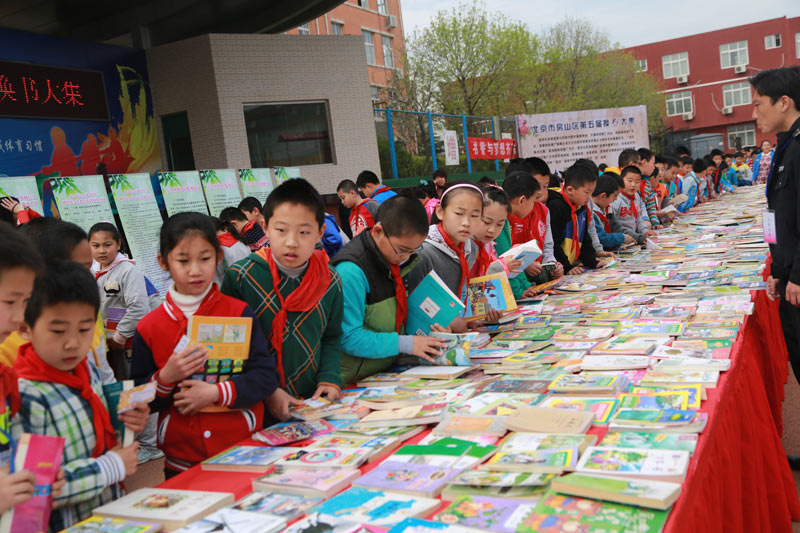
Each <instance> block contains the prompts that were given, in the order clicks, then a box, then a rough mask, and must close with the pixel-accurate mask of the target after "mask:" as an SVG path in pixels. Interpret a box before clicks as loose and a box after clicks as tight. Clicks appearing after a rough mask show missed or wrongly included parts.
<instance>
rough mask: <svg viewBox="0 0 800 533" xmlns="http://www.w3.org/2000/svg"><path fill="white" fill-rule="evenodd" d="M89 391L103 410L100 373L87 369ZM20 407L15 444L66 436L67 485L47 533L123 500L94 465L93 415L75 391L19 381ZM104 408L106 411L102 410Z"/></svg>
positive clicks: (15, 426) (15, 424) (64, 462)
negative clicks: (28, 436)
mask: <svg viewBox="0 0 800 533" xmlns="http://www.w3.org/2000/svg"><path fill="white" fill-rule="evenodd" d="M89 368H90V369H91V374H92V388H94V391H95V393H96V394H97V395H98V396H100V399H101V400H102V401H103V404H104V405H106V401H105V396H104V395H103V384H102V382H101V381H100V374H99V372H98V371H97V370H96V369H95V368H94V367H93V366H91V365H90V367H89ZM19 393H20V397H21V398H22V406H21V407H20V411H19V413H17V415H16V416H15V417H14V419H13V420H12V432H13V435H14V438H15V439H18V438H19V437H20V436H21V435H22V433H34V434H37V435H51V436H57V437H64V438H65V439H66V442H65V444H64V459H63V463H62V468H63V469H64V473H65V474H66V480H67V484H66V486H65V487H64V489H63V490H62V491H61V496H60V497H59V498H57V499H56V506H57V508H56V509H54V510H53V512H52V514H51V515H50V531H61V530H62V529H65V528H67V527H70V526H71V525H73V524H75V523H77V522H79V521H81V520H84V519H86V518H89V517H90V516H91V514H92V509H94V508H95V507H98V506H100V505H103V504H105V503H108V502H110V501H112V500H115V499H117V498H119V497H120V496H121V490H120V488H119V486H117V485H116V484H115V485H113V486H111V487H107V486H106V484H105V479H104V476H103V475H102V474H101V472H100V466H99V465H98V464H97V460H96V459H94V458H92V450H94V445H95V433H94V425H93V423H92V410H91V409H90V408H89V403H88V402H87V401H86V400H84V399H82V398H81V397H80V396H79V395H78V394H76V391H75V390H74V389H71V388H69V387H67V386H66V385H61V384H58V383H50V382H46V381H31V380H27V379H22V378H20V380H19ZM106 407H107V406H106Z"/></svg>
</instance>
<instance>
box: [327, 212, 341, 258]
mask: <svg viewBox="0 0 800 533" xmlns="http://www.w3.org/2000/svg"><path fill="white" fill-rule="evenodd" d="M345 244H346V243H345V242H343V240H342V232H341V230H340V229H339V225H338V224H337V223H336V219H335V218H334V217H333V215H329V214H325V234H324V235H323V236H322V247H323V248H324V249H325V253H326V254H328V257H330V258H333V256H334V255H336V252H338V251H339V250H340V249H341V248H342V246H344V245H345Z"/></svg>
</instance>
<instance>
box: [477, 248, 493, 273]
mask: <svg viewBox="0 0 800 533" xmlns="http://www.w3.org/2000/svg"><path fill="white" fill-rule="evenodd" d="M475 244H477V245H478V257H477V258H476V259H475V263H476V264H477V265H478V275H477V276H475V277H476V278H479V277H481V276H485V275H486V273H487V272H488V271H489V265H491V264H492V263H493V262H494V259H492V256H491V255H489V252H487V251H486V245H487V243H483V242H479V241H475Z"/></svg>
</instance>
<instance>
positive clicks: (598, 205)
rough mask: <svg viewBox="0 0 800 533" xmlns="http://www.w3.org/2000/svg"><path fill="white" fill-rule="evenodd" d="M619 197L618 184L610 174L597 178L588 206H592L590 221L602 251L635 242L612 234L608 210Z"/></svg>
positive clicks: (622, 235)
mask: <svg viewBox="0 0 800 533" xmlns="http://www.w3.org/2000/svg"><path fill="white" fill-rule="evenodd" d="M618 196H619V182H618V181H617V178H616V177H615V175H614V174H613V173H611V172H606V173H603V174H602V175H601V176H600V177H599V178H597V186H596V187H595V188H594V192H593V193H592V199H591V201H590V205H591V206H592V219H593V221H594V225H595V229H596V230H597V238H598V239H600V243H601V244H602V245H603V249H605V250H609V251H615V250H617V249H618V248H619V247H620V246H622V245H623V244H633V243H635V242H636V241H635V240H634V238H633V237H631V236H630V235H626V234H624V233H613V232H612V230H611V222H610V221H609V218H610V217H611V214H610V213H609V212H608V208H609V207H610V206H611V204H613V203H614V201H615V200H616V199H617V197H618Z"/></svg>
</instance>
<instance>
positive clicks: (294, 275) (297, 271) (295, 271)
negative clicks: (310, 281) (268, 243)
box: [272, 255, 308, 279]
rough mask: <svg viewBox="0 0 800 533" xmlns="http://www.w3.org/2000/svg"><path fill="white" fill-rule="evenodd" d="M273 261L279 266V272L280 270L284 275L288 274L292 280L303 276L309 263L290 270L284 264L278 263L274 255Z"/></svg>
mask: <svg viewBox="0 0 800 533" xmlns="http://www.w3.org/2000/svg"><path fill="white" fill-rule="evenodd" d="M272 259H273V260H274V261H275V265H277V267H278V270H280V271H281V272H283V273H284V274H286V275H287V276H289V277H290V278H295V279H297V278H299V277H300V276H302V275H303V272H305V271H306V268H308V261H306V262H305V263H303V264H302V265H300V266H299V267H294V268H289V267H285V266H283V265H282V264H280V263H279V262H278V260H277V259H275V256H274V255H273V256H272Z"/></svg>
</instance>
